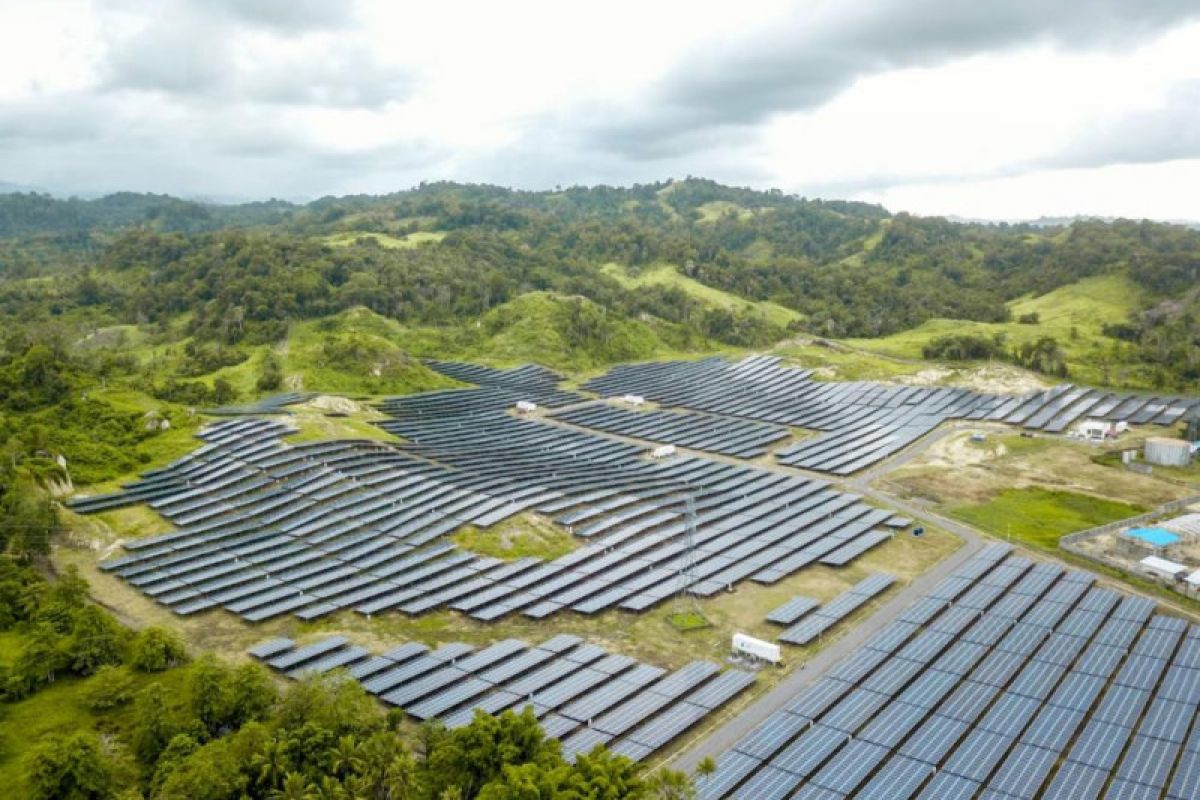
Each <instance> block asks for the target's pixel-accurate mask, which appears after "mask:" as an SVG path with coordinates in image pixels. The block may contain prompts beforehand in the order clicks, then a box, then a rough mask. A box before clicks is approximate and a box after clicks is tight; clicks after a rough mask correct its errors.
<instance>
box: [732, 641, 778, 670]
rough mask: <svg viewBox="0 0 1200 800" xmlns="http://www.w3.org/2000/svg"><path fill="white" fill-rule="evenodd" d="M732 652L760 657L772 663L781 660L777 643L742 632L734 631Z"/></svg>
mask: <svg viewBox="0 0 1200 800" xmlns="http://www.w3.org/2000/svg"><path fill="white" fill-rule="evenodd" d="M733 652H735V653H737V654H738V655H743V656H751V657H753V658H757V659H761V660H763V661H767V662H770V663H772V664H778V663H779V662H780V661H782V660H783V658H782V656H781V655H780V652H779V645H777V644H774V643H773V642H764V641H763V640H762V639H755V638H754V637H753V636H747V635H746V634H744V633H735V634H734V635H733Z"/></svg>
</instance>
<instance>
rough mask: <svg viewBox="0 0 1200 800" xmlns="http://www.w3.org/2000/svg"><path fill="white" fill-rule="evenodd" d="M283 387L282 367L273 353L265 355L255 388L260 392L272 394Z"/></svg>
mask: <svg viewBox="0 0 1200 800" xmlns="http://www.w3.org/2000/svg"><path fill="white" fill-rule="evenodd" d="M282 385H283V366H282V365H281V364H280V363H279V359H278V358H276V357H275V354H274V353H267V355H266V356H265V357H264V358H263V362H262V371H261V372H260V373H259V374H258V381H257V383H256V386H257V387H258V389H259V391H262V392H274V391H276V390H278V389H279V387H280V386H282Z"/></svg>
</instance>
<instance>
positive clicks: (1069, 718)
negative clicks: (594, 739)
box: [699, 546, 1200, 800]
mask: <svg viewBox="0 0 1200 800" xmlns="http://www.w3.org/2000/svg"><path fill="white" fill-rule="evenodd" d="M1093 582H1094V579H1093V577H1092V576H1091V575H1088V574H1086V573H1082V572H1076V571H1069V570H1063V569H1062V568H1060V567H1058V566H1055V565H1052V564H1047V563H1036V562H1032V561H1030V560H1028V559H1025V558H1019V557H1015V556H1011V555H1010V554H1009V551H1008V549H1007V548H1006V547H1003V546H992V547H989V548H987V549H986V550H985V551H984V552H983V553H982V554H980V555H979V556H977V557H976V558H974V559H973V560H971V561H970V562H968V563H967V564H965V565H964V566H962V567H960V568H959V569H958V570H957V571H956V572H955V573H954V574H953V575H951V576H950V577H949V578H946V579H945V580H944V581H943V582H942V583H941V584H940V585H938V586H937V588H935V589H934V590H933V591H932V592H930V593H929V594H928V595H926V596H925V597H924V598H923V599H921V600H920V601H918V602H917V603H916V604H915V605H913V606H911V607H910V608H909V609H908V610H906V611H905V612H904V613H902V614H901V615H900V616H899V617H898V618H897V619H896V620H895V621H893V622H892V623H891V624H890V625H889V626H888V627H887V628H885V629H884V630H882V631H881V632H879V633H878V634H877V635H875V636H874V637H873V638H872V639H870V640H869V641H868V642H867V643H866V644H865V645H863V646H862V647H860V648H858V649H857V650H855V651H854V652H853V653H852V654H851V655H849V656H848V657H846V658H845V659H844V660H843V661H842V662H841V663H840V664H838V665H836V666H835V667H834V668H833V669H832V670H831V671H830V672H829V673H828V674H826V675H825V676H824V677H822V678H821V679H819V680H818V681H817V682H816V683H814V684H812V685H810V686H809V687H808V688H807V689H805V690H804V691H803V692H801V694H800V695H799V696H797V697H796V698H795V699H794V700H792V701H791V702H790V703H789V704H788V705H787V706H786V707H785V708H783V709H782V710H780V711H778V712H776V713H774V714H773V715H771V716H770V717H769V718H768V719H767V720H765V721H764V722H763V723H762V724H761V725H759V726H758V727H757V728H756V729H755V730H753V731H752V732H751V733H749V734H748V735H746V736H745V737H744V738H743V739H742V740H741V741H739V742H738V743H737V744H736V745H735V746H734V747H733V749H732V750H730V751H729V752H727V753H725V754H724V755H722V756H721V758H720V759H719V761H718V767H717V770H716V772H715V773H714V774H712V775H711V776H708V777H705V778H702V779H701V781H700V786H699V789H700V792H699V795H700V797H701V798H708V799H712V798H723V797H736V798H747V799H749V798H753V800H771V798H784V797H795V798H829V799H830V800H832V799H833V798H845V797H854V798H886V800H906V798H914V797H918V798H987V799H988V800H1008V799H1009V798H1029V799H1030V800H1032V798H1037V797H1046V798H1067V797H1069V798H1072V800H1075V799H1076V798H1079V799H1080V800H1086V799H1087V798H1097V797H1101V796H1103V797H1112V798H1126V797H1131V798H1134V797H1136V798H1169V799H1170V800H1185V798H1195V797H1198V796H1200V725H1197V724H1196V712H1197V707H1198V706H1200V628H1197V627H1196V626H1194V625H1190V624H1188V623H1187V622H1185V621H1184V620H1181V619H1178V618H1175V617H1170V616H1164V615H1162V614H1156V613H1155V606H1154V603H1153V602H1152V601H1150V600H1147V599H1145V598H1140V597H1131V596H1125V595H1122V594H1119V593H1117V592H1114V591H1110V590H1107V589H1102V588H1099V587H1096V586H1094V585H1093Z"/></svg>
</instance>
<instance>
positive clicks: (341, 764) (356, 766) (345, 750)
mask: <svg viewBox="0 0 1200 800" xmlns="http://www.w3.org/2000/svg"><path fill="white" fill-rule="evenodd" d="M329 758H330V763H329V768H330V770H331V771H332V772H333V774H334V775H337V776H338V777H339V778H341V777H345V776H346V775H350V774H358V773H359V772H361V771H362V768H363V752H362V746H361V745H359V743H358V741H357V740H356V739H355V738H354V737H353V736H343V737H341V738H340V739H338V741H337V745H336V746H335V747H334V748H333V751H332V752H331V753H330V756H329Z"/></svg>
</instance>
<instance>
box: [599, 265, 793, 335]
mask: <svg viewBox="0 0 1200 800" xmlns="http://www.w3.org/2000/svg"><path fill="white" fill-rule="evenodd" d="M601 271H602V272H603V273H604V274H605V275H608V276H609V277H612V278H614V279H616V280H617V281H618V282H619V283H621V284H622V285H623V286H626V287H630V288H637V287H639V286H666V287H671V288H676V289H681V290H682V291H684V292H687V293H688V294H689V295H691V296H692V297H694V298H696V299H697V300H699V301H700V302H702V303H704V304H705V305H708V306H711V307H713V308H724V309H728V310H730V311H736V310H743V311H747V312H750V313H754V314H758V315H760V316H762V317H763V318H764V319H766V320H767V321H768V322H770V323H772V324H774V325H778V326H779V327H781V328H786V327H787V325H788V323H789V322H792V321H794V320H797V319H800V317H801V314H800V312H799V311H795V310H793V309H790V308H787V307H785V306H781V305H779V304H778V303H768V302H759V301H753V300H746V299H745V298H742V297H739V296H738V295H735V294H732V293H730V292H726V291H723V290H721V289H715V288H713V287H712V286H707V285H705V284H703V283H701V282H700V281H697V280H694V279H692V278H689V277H687V276H686V275H681V274H679V270H678V269H676V268H675V266H674V265H671V264H656V265H653V266H650V267H645V268H643V269H642V270H640V271H638V272H637V273H636V274H635V273H633V272H631V271H630V270H629V269H628V268H626V267H624V266H622V265H620V264H605V265H604V266H603V267H602V268H601Z"/></svg>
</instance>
